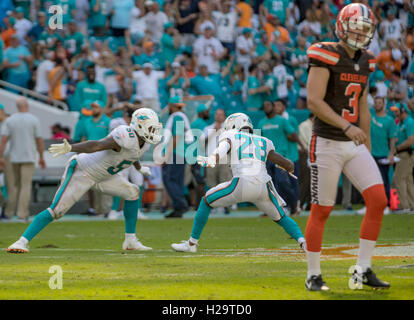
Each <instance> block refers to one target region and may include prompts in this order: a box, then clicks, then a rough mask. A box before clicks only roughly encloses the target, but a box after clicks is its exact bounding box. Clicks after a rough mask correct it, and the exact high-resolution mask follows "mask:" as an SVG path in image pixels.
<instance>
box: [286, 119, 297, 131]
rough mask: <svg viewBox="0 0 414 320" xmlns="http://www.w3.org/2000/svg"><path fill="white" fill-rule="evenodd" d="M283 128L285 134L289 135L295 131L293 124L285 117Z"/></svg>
mask: <svg viewBox="0 0 414 320" xmlns="http://www.w3.org/2000/svg"><path fill="white" fill-rule="evenodd" d="M283 129H284V131H285V133H286V134H287V135H290V134H292V133H295V132H296V131H295V129H294V128H293V126H292V125H291V124H290V123H289V121H287V120H286V119H285V121H284V128H283Z"/></svg>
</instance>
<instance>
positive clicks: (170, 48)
mask: <svg viewBox="0 0 414 320" xmlns="http://www.w3.org/2000/svg"><path fill="white" fill-rule="evenodd" d="M164 29H165V32H164V33H163V35H162V37H161V40H160V51H161V52H160V60H161V68H162V69H164V68H165V64H166V63H169V64H171V63H173V61H174V59H175V57H176V56H177V55H178V53H179V50H178V49H179V47H180V34H179V33H178V30H177V29H175V28H174V24H173V23H171V22H167V23H166V24H165V25H164Z"/></svg>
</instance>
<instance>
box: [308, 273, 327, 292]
mask: <svg viewBox="0 0 414 320" xmlns="http://www.w3.org/2000/svg"><path fill="white" fill-rule="evenodd" d="M305 287H306V289H308V290H309V291H329V290H330V289H329V287H328V286H327V285H326V283H325V282H324V281H323V280H322V275H321V274H320V275H317V276H316V275H313V276H311V277H310V278H309V279H306V282H305Z"/></svg>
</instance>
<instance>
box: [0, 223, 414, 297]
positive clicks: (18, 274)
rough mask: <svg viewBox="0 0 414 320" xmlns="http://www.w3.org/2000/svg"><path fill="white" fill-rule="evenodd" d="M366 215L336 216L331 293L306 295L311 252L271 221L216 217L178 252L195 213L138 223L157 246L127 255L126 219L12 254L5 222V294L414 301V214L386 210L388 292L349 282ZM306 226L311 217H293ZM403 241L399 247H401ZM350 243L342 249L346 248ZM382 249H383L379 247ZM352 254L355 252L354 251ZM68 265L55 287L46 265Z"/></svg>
mask: <svg viewBox="0 0 414 320" xmlns="http://www.w3.org/2000/svg"><path fill="white" fill-rule="evenodd" d="M361 220H362V217H360V216H356V215H355V216H332V217H330V219H329V220H328V222H327V225H326V229H325V236H324V246H325V247H336V246H339V248H337V249H332V248H331V249H327V250H325V251H323V252H325V253H326V254H325V255H324V259H323V261H322V270H323V275H324V280H325V281H326V282H327V284H328V285H329V286H330V287H331V291H330V292H328V293H318V292H316V293H315V292H307V291H306V290H305V288H304V281H305V276H306V260H305V255H304V254H303V253H301V251H300V250H298V246H297V244H296V242H295V241H293V240H292V239H289V238H288V236H287V235H286V234H285V233H284V232H283V229H282V228H280V227H279V226H278V225H276V224H275V223H273V222H272V221H271V220H270V219H266V218H232V219H229V218H223V219H218V218H217V219H210V221H209V222H208V224H207V226H206V228H205V232H204V234H203V236H202V239H201V241H200V247H199V251H198V252H197V253H195V254H189V253H184V254H183V253H176V252H173V251H172V250H171V249H170V245H171V243H172V242H179V241H180V240H184V239H187V238H188V236H189V233H190V231H191V226H192V220H191V219H183V220H181V219H174V220H147V221H139V222H138V228H137V229H138V235H139V238H140V239H141V240H142V242H143V243H144V244H145V245H148V246H151V247H153V249H154V250H153V251H152V252H122V250H121V246H122V241H123V222H122V221H85V222H82V221H81V222H70V221H62V222H55V223H53V224H51V225H50V226H48V227H47V228H46V229H45V230H43V231H42V232H41V233H40V234H39V235H38V237H37V238H35V239H34V240H33V241H32V242H31V246H30V249H31V252H30V253H28V254H8V253H6V251H5V248H6V247H7V246H8V245H10V244H11V243H13V242H14V241H15V240H17V239H18V238H19V236H20V235H21V233H22V232H23V231H24V229H25V228H26V225H25V224H19V223H2V224H0V247H1V248H2V249H1V252H0V288H1V290H0V299H325V300H331V299H361V300H367V299H414V215H390V216H385V217H384V221H383V228H382V231H381V235H380V239H379V244H382V245H393V246H384V247H381V248H379V249H378V250H379V251H378V252H377V251H376V252H377V253H378V256H377V257H376V258H375V260H374V262H373V269H374V271H375V272H376V273H377V274H378V275H379V276H380V278H381V279H383V280H386V281H389V282H390V283H391V286H392V287H391V289H389V290H382V291H374V290H372V289H369V288H366V289H363V290H357V291H352V290H350V289H348V278H349V275H348V273H347V271H348V268H349V267H350V266H351V265H353V264H354V263H355V261H356V257H355V256H353V255H350V254H349V252H348V254H347V253H346V252H343V251H344V250H346V249H349V248H345V247H346V246H355V245H357V244H358V235H359V226H360V223H361ZM296 221H297V222H298V224H299V226H300V227H301V229H302V230H303V231H304V229H305V225H306V221H307V217H299V218H297V219H296ZM396 245H399V246H396ZM342 247H344V248H342ZM376 250H377V249H376ZM351 253H352V252H351ZM52 265H59V266H61V267H62V269H63V289H61V290H51V289H50V288H49V279H50V277H51V276H52V274H49V268H50V267H51V266H52Z"/></svg>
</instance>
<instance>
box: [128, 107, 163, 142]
mask: <svg viewBox="0 0 414 320" xmlns="http://www.w3.org/2000/svg"><path fill="white" fill-rule="evenodd" d="M130 126H131V128H132V129H134V130H135V132H136V133H138V135H139V136H140V137H141V138H143V139H144V140H145V142H148V143H151V144H157V143H158V142H160V141H161V139H162V123H161V122H160V121H159V119H158V115H157V114H156V113H155V111H154V110H151V109H148V108H140V109H138V110H135V112H134V113H133V114H132V118H131V124H130Z"/></svg>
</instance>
